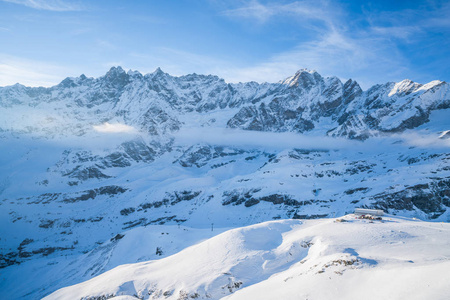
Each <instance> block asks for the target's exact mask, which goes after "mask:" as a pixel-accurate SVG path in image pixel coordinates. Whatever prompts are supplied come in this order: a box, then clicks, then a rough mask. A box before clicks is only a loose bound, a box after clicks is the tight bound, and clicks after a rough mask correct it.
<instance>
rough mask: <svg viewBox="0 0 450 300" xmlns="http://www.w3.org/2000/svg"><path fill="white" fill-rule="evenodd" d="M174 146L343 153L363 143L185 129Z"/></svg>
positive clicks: (245, 132) (209, 129)
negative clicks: (214, 146)
mask: <svg viewBox="0 0 450 300" xmlns="http://www.w3.org/2000/svg"><path fill="white" fill-rule="evenodd" d="M174 136H175V142H176V143H177V144H179V145H184V146H189V145H193V144H198V143H203V144H210V145H220V146H231V147H242V148H265V149H287V148H301V149H323V150H328V149H342V148H351V147H355V146H357V145H362V143H361V142H357V141H351V140H347V139H340V138H332V137H317V136H307V135H301V134H296V133H292V132H281V133H280V132H262V131H249V130H238V129H227V128H183V129H181V130H180V131H179V132H177V133H176V134H175V135H174Z"/></svg>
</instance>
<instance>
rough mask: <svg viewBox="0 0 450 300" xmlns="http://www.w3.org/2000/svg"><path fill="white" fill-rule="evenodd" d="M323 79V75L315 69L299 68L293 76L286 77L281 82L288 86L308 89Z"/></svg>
mask: <svg viewBox="0 0 450 300" xmlns="http://www.w3.org/2000/svg"><path fill="white" fill-rule="evenodd" d="M321 81H323V77H322V76H321V75H320V74H319V73H317V71H315V70H308V69H300V70H298V71H297V72H296V73H295V75H294V76H291V77H288V78H286V79H285V80H284V81H282V82H281V83H282V84H283V85H287V86H289V87H301V88H304V89H309V88H311V87H312V86H314V85H316V84H317V83H319V82H321Z"/></svg>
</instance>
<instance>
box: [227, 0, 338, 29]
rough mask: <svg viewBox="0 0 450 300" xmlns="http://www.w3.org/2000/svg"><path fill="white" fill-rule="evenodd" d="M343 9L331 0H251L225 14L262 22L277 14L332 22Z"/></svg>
mask: <svg viewBox="0 0 450 300" xmlns="http://www.w3.org/2000/svg"><path fill="white" fill-rule="evenodd" d="M340 12H341V10H340V8H339V7H337V6H335V5H333V4H332V3H331V2H329V1H324V0H317V1H295V2H292V3H287V4H285V3H269V4H262V3H260V2H259V1H257V0H251V1H249V2H247V3H245V4H244V5H243V6H241V7H238V8H234V9H228V10H225V11H223V12H222V14H223V15H225V16H228V17H232V18H246V19H254V20H257V21H258V22H260V23H264V22H266V21H268V20H270V19H271V18H272V17H277V16H283V17H285V16H292V17H300V18H299V19H298V21H299V22H304V21H306V20H321V21H323V22H325V23H330V22H332V21H333V20H334V19H335V18H336V17H337V16H338V15H339V14H340Z"/></svg>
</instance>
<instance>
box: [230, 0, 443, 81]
mask: <svg viewBox="0 0 450 300" xmlns="http://www.w3.org/2000/svg"><path fill="white" fill-rule="evenodd" d="M423 10H424V9H423V8H422V7H420V8H417V9H416V10H411V9H408V10H403V11H396V12H385V13H384V12H383V13H379V15H377V14H375V13H372V12H370V11H366V12H365V14H364V15H363V16H360V17H361V18H362V19H359V20H357V21H354V20H352V18H351V17H350V14H349V12H346V11H345V10H344V6H342V5H340V4H339V3H337V2H329V1H314V2H312V1H294V2H291V3H286V2H284V3H281V4H280V3H264V4H263V3H262V2H259V1H256V0H251V1H246V2H244V4H242V2H241V6H240V7H237V8H232V9H228V10H225V11H224V12H223V13H222V14H223V15H225V16H227V17H229V18H232V19H237V20H245V21H253V22H256V23H257V24H267V26H269V25H270V24H271V23H270V22H274V23H276V22H279V21H281V19H283V18H284V19H285V18H289V17H292V19H295V22H296V23H297V26H298V28H299V30H306V31H308V32H309V33H312V34H311V35H310V38H309V39H303V40H299V41H298V44H297V46H295V47H293V48H291V49H290V50H287V51H284V52H280V53H277V54H274V55H272V56H271V57H269V58H267V59H266V60H265V61H262V62H259V63H257V64H256V65H253V66H246V67H241V68H239V69H235V70H232V69H229V70H226V73H227V74H226V77H227V78H228V79H229V80H231V81H248V80H255V81H277V80H280V79H282V78H284V77H286V76H289V75H290V74H293V72H295V71H296V69H298V68H303V67H307V68H312V69H316V70H318V71H319V73H321V74H323V75H337V76H339V77H341V78H354V79H357V80H358V82H359V83H360V84H361V85H362V86H363V88H369V87H370V86H371V85H373V84H375V83H381V82H385V81H388V80H390V81H400V80H402V79H404V78H405V76H408V77H409V78H411V77H412V78H414V77H420V75H419V74H418V73H417V72H415V71H414V70H413V69H412V68H411V66H412V63H411V62H410V61H409V58H408V56H405V55H404V54H403V52H402V51H401V50H400V48H399V44H401V43H411V42H413V41H417V40H418V39H420V38H423V37H422V36H421V35H422V34H424V33H426V32H427V30H429V28H431V26H440V27H441V28H442V27H445V26H447V24H449V25H450V21H448V17H447V16H448V14H446V13H447V11H448V12H449V13H450V5H448V4H445V5H443V6H440V7H439V9H434V10H432V9H428V11H427V14H426V15H425V16H422V14H423ZM418 16H421V17H420V18H418ZM294 17H295V18H294ZM398 20H400V21H398ZM355 22H360V23H361V22H362V23H366V24H368V25H365V26H360V24H355Z"/></svg>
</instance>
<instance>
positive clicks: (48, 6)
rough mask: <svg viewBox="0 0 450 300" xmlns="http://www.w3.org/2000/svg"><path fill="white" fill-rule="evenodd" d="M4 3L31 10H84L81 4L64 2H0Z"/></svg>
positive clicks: (30, 0)
mask: <svg viewBox="0 0 450 300" xmlns="http://www.w3.org/2000/svg"><path fill="white" fill-rule="evenodd" d="M0 1H4V2H10V3H15V4H19V5H24V6H27V7H30V8H34V9H39V10H49V11H60V12H63V11H80V10H84V7H82V6H81V5H80V4H77V3H73V2H68V1H62V0H0Z"/></svg>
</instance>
